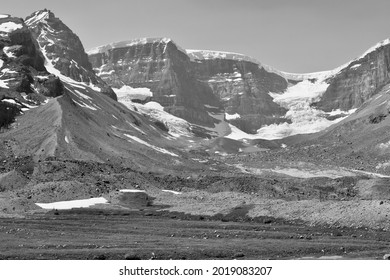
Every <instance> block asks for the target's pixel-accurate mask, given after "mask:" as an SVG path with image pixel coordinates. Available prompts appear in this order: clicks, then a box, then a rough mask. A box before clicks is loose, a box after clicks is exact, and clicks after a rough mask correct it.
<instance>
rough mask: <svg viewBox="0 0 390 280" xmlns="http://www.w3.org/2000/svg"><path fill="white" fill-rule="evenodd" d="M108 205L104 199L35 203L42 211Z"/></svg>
mask: <svg viewBox="0 0 390 280" xmlns="http://www.w3.org/2000/svg"><path fill="white" fill-rule="evenodd" d="M106 203H108V201H107V199H105V198H104V197H98V198H88V199H80V200H69V201H59V202H52V203H35V204H36V205H37V206H39V207H41V208H43V209H58V210H64V209H72V208H88V207H90V206H93V205H96V204H106Z"/></svg>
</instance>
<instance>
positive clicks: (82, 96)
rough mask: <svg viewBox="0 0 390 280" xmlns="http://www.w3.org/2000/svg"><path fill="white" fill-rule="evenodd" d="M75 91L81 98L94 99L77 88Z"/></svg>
mask: <svg viewBox="0 0 390 280" xmlns="http://www.w3.org/2000/svg"><path fill="white" fill-rule="evenodd" d="M74 91H75V93H77V94H78V95H79V96H80V97H81V98H83V99H87V100H92V98H91V97H89V96H88V95H85V94H84V93H81V92H80V91H78V90H77V89H76V90H74Z"/></svg>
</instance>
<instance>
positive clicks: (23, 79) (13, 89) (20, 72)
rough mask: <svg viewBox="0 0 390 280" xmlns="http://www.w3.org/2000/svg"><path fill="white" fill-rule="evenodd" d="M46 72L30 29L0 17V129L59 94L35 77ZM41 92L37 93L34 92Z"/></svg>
mask: <svg viewBox="0 0 390 280" xmlns="http://www.w3.org/2000/svg"><path fill="white" fill-rule="evenodd" d="M45 75H46V76H47V75H49V73H48V72H47V71H46V69H45V66H44V57H43V55H42V53H41V51H40V49H39V46H38V44H37V42H36V41H35V39H34V37H33V35H32V34H31V32H30V30H29V29H28V28H27V26H26V25H25V24H24V22H23V20H22V19H20V18H14V17H11V16H8V15H3V16H2V17H1V18H0V103H1V110H2V112H1V113H0V128H1V127H3V126H8V125H9V124H10V123H11V122H12V121H13V120H14V118H15V116H16V115H18V114H19V113H20V111H21V110H23V109H27V108H28V107H31V106H35V105H39V104H41V103H42V101H44V100H45V99H46V97H45V95H46V96H52V93H53V91H54V92H55V94H56V95H60V94H62V91H60V90H57V88H56V85H53V86H50V88H51V89H49V88H48V86H47V84H45V83H44V81H42V80H40V79H39V78H38V77H39V76H45ZM38 88H39V89H41V90H40V91H39V90H37V89H38Z"/></svg>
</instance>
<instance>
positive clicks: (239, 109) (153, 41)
mask: <svg viewBox="0 0 390 280" xmlns="http://www.w3.org/2000/svg"><path fill="white" fill-rule="evenodd" d="M88 54H89V58H90V61H91V63H92V65H93V68H94V69H95V71H96V73H97V74H98V75H99V76H100V77H101V78H102V79H103V80H104V81H106V82H107V83H108V84H109V85H111V86H112V87H113V88H122V87H123V86H130V87H133V88H149V89H150V91H151V92H152V93H153V97H152V100H153V101H156V102H158V103H160V104H161V105H162V106H163V107H164V108H165V110H166V111H167V112H169V113H171V114H173V115H175V116H177V117H180V118H183V119H185V120H187V121H189V122H191V123H194V124H198V125H204V126H206V127H209V128H213V127H215V125H216V124H218V123H220V122H221V117H216V116H215V113H216V112H215V110H214V112H210V110H209V109H210V107H213V108H218V109H219V115H220V116H222V119H223V115H224V113H226V114H230V115H235V114H240V116H241V117H240V119H239V120H238V119H236V120H234V121H233V120H232V123H235V124H236V125H237V126H239V127H240V128H241V129H243V130H244V131H248V132H253V131H255V130H256V129H258V128H260V127H261V126H262V125H264V124H269V123H273V122H275V119H277V118H280V120H282V116H283V115H284V113H285V112H286V110H285V109H284V108H282V107H280V106H279V105H278V104H276V103H274V102H273V101H272V98H271V97H270V96H269V95H268V94H267V93H268V92H270V91H271V90H272V91H275V92H282V91H283V90H285V89H286V87H287V81H286V80H285V79H284V78H283V77H280V76H278V75H277V74H275V73H269V72H267V71H266V70H264V69H263V68H260V67H259V66H258V65H257V64H256V63H254V62H251V61H247V60H244V59H242V58H239V59H234V58H229V57H222V56H220V57H214V59H211V60H206V59H205V56H202V57H201V56H200V55H199V52H195V51H194V52H191V53H190V54H189V53H187V51H185V50H183V49H182V48H180V47H179V46H178V45H176V44H175V43H174V42H173V41H172V40H171V39H167V38H143V39H137V40H130V41H123V42H119V43H113V44H110V45H106V46H101V47H97V48H94V49H92V50H90V51H89V52H88ZM213 113H214V116H213Z"/></svg>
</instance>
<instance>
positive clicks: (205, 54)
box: [186, 50, 261, 65]
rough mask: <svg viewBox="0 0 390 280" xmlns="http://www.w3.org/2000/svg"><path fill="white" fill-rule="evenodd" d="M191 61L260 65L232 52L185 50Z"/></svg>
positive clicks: (247, 57) (251, 59)
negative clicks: (226, 60)
mask: <svg viewBox="0 0 390 280" xmlns="http://www.w3.org/2000/svg"><path fill="white" fill-rule="evenodd" d="M186 52H187V55H188V56H189V57H190V59H191V60H209V59H231V60H239V61H248V62H252V63H255V64H258V65H261V63H260V62H259V61H258V60H256V59H255V58H253V57H250V56H247V55H244V54H241V53H234V52H224V51H212V50H186Z"/></svg>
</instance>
